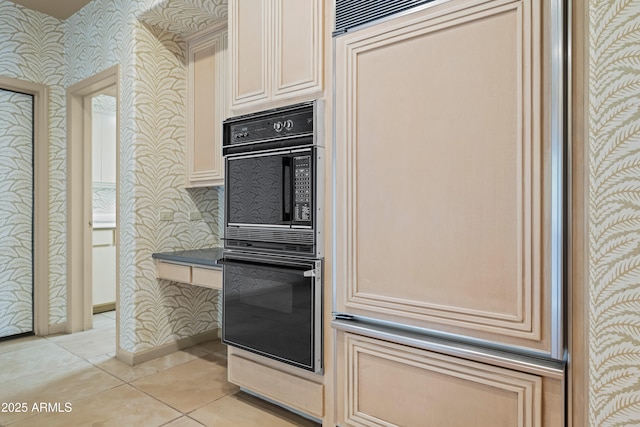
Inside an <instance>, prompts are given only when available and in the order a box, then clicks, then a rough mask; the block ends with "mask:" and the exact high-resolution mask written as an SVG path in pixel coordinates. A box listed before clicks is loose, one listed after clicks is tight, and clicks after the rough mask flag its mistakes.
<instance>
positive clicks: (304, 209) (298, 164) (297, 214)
mask: <svg viewBox="0 0 640 427" xmlns="http://www.w3.org/2000/svg"><path fill="white" fill-rule="evenodd" d="M293 170H294V177H293V190H294V217H293V220H294V221H303V222H306V221H311V195H312V194H313V192H312V188H311V186H312V183H313V180H312V176H311V156H309V155H306V156H296V157H294V158H293Z"/></svg>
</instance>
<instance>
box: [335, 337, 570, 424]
mask: <svg viewBox="0 0 640 427" xmlns="http://www.w3.org/2000/svg"><path fill="white" fill-rule="evenodd" d="M338 358H339V359H338V360H339V362H338V366H337V369H338V378H339V382H338V384H337V387H338V392H339V394H340V395H339V397H338V398H339V399H340V401H343V402H346V403H345V405H344V408H341V409H340V411H339V422H340V423H341V425H345V426H418V425H419V426H424V427H431V426H433V427H435V426H450V427H455V426H460V427H462V426H474V427H483V426H486V427H501V426H503V427H513V426H519V427H525V426H527V427H534V426H540V425H541V421H542V420H543V410H544V408H543V396H542V391H543V388H542V387H543V380H542V378H541V377H538V376H536V375H531V374H525V373H520V372H516V371H511V370H508V369H504V368H499V367H494V366H490V365H485V364H481V363H476V362H472V361H467V360H464V359H458V358H454V357H450V356H444V355H440V354H437V353H432V352H428V351H424V350H418V349H413V348H411V347H406V346H401V345H397V344H392V343H388V342H384V341H378V340H375V339H370V338H366V337H362V336H358V335H353V334H349V333H339V336H338ZM551 419H552V420H553V422H552V423H551V424H547V425H549V426H551V425H560V423H558V422H557V421H558V420H559V417H552V418H551Z"/></svg>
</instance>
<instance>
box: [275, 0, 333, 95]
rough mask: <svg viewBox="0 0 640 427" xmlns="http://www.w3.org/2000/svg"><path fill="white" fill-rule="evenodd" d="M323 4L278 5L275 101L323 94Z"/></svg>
mask: <svg viewBox="0 0 640 427" xmlns="http://www.w3.org/2000/svg"><path fill="white" fill-rule="evenodd" d="M322 13H323V10H322V1H321V0H306V1H300V0H275V1H274V15H273V16H274V26H273V33H272V34H273V37H274V64H273V65H274V82H273V97H274V98H277V97H282V96H287V95H289V94H291V93H295V94H296V95H300V94H303V93H304V92H314V91H321V90H322V79H321V75H322V63H323V61H322V55H323V49H322V34H323V31H322V29H323V25H322V22H323V20H322V16H323V15H322Z"/></svg>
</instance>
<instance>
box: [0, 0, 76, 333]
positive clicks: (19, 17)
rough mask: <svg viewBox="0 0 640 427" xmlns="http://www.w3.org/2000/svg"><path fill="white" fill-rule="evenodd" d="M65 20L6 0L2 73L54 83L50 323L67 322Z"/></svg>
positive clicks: (1, 7)
mask: <svg viewBox="0 0 640 427" xmlns="http://www.w3.org/2000/svg"><path fill="white" fill-rule="evenodd" d="M63 37H64V30H63V26H62V21H60V20H58V19H56V18H52V17H50V16H47V15H44V14H42V13H39V12H34V11H31V10H28V9H25V8H23V7H21V6H17V5H16V4H15V3H12V2H9V1H7V0H0V75H2V76H5V77H12V78H16V79H22V80H27V81H30V82H35V83H40V84H44V85H48V86H49V141H48V142H49V323H50V324H52V325H55V324H60V323H64V322H66V316H67V314H66V304H67V301H66V298H67V288H66V285H67V283H66V281H67V273H66V261H67V258H66V248H67V246H66V215H65V211H66V202H67V201H66V189H65V186H66V181H65V177H66V150H65V145H66V139H65V124H66V114H65V94H64V82H65V76H64V47H63V44H62V41H63Z"/></svg>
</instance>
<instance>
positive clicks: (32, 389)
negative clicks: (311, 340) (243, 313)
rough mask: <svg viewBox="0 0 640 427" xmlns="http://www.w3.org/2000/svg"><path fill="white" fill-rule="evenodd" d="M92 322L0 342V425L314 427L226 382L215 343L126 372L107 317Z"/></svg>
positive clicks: (221, 356)
mask: <svg viewBox="0 0 640 427" xmlns="http://www.w3.org/2000/svg"><path fill="white" fill-rule="evenodd" d="M93 323H94V329H92V330H89V331H85V332H79V333H76V334H71V335H66V334H61V335H56V336H51V337H45V338H40V337H27V338H19V339H15V340H10V341H4V342H0V405H1V406H0V426H11V427H39V426H43V427H57V426H64V427H68V426H101V427H103V426H104V427H106V426H117V427H122V426H135V427H145V426H148V427H158V426H167V427H198V426H216V427H218V426H220V427H236V426H240V427H244V426H246V427H252V426H260V427H271V426H273V427H279V426H317V424H316V423H313V422H311V421H309V420H306V419H304V418H302V417H299V416H297V415H296V414H293V413H291V412H288V411H285V410H283V409H282V408H279V407H278V406H275V405H272V404H270V403H267V402H265V401H263V400H261V399H257V398H255V397H253V396H250V395H248V394H246V393H244V392H242V391H240V389H239V388H238V387H237V386H235V385H233V384H230V383H228V382H227V380H226V378H227V369H226V348H225V346H224V345H223V344H222V343H220V342H218V341H211V342H208V343H204V344H200V345H196V346H193V347H190V348H188V349H185V350H183V351H178V352H175V353H172V354H169V355H167V356H164V357H160V358H158V359H154V360H150V361H148V362H145V363H142V364H139V365H136V366H129V365H127V364H125V363H123V362H120V361H119V360H117V359H116V358H115V357H114V356H115V316H114V313H113V312H109V313H102V314H98V315H95V316H94V320H93Z"/></svg>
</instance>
